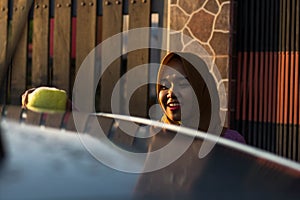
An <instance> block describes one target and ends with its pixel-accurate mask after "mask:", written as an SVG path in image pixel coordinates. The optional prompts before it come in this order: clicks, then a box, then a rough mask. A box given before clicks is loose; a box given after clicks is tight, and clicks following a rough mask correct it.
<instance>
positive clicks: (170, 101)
mask: <svg viewBox="0 0 300 200" xmlns="http://www.w3.org/2000/svg"><path fill="white" fill-rule="evenodd" d="M167 66H169V67H167ZM167 66H163V67H162V69H161V73H160V80H159V81H160V82H159V83H160V85H161V87H160V90H159V96H158V99H159V102H160V105H161V106H162V109H163V111H164V113H165V114H166V116H167V117H168V118H169V119H170V120H171V121H173V122H180V121H183V120H185V119H189V118H190V117H191V116H192V113H193V111H194V105H195V99H194V98H193V94H194V93H193V88H192V87H191V85H190V83H189V82H188V77H187V74H186V73H185V71H184V69H183V66H182V62H181V61H180V60H179V59H176V58H175V59H172V60H171V61H169V62H168V63H167Z"/></svg>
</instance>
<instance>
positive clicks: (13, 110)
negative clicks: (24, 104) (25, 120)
mask: <svg viewBox="0 0 300 200" xmlns="http://www.w3.org/2000/svg"><path fill="white" fill-rule="evenodd" d="M5 109H6V118H7V119H10V120H14V121H17V122H19V121H20V119H21V118H20V116H21V111H22V108H21V106H6V107H5Z"/></svg>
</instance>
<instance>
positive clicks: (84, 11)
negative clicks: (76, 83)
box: [73, 0, 97, 112]
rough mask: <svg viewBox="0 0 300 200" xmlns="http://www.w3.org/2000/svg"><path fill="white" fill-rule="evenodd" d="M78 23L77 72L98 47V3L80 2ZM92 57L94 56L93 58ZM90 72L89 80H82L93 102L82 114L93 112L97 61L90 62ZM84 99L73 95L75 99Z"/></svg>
mask: <svg viewBox="0 0 300 200" xmlns="http://www.w3.org/2000/svg"><path fill="white" fill-rule="evenodd" d="M76 20H77V23H76V72H77V71H78V70H79V68H80V66H81V64H82V62H83V61H84V59H85V58H86V56H87V55H89V53H90V52H91V50H93V48H94V47H95V45H96V27H97V26H96V21H97V1H96V0H90V1H85V0H79V1H77V19H76ZM91 57H92V56H91ZM88 65H89V67H90V68H89V69H90V70H89V72H86V75H87V77H88V79H87V80H82V81H84V82H85V83H84V84H85V86H87V85H88V87H87V88H86V91H85V95H84V96H85V97H86V99H91V101H92V102H87V103H86V104H85V105H84V106H82V107H81V108H80V109H81V110H80V111H81V112H91V111H92V110H93V106H92V105H94V99H95V94H94V88H93V87H94V76H95V71H94V70H95V67H94V66H95V60H94V59H90V60H89V63H88ZM76 98H82V97H78V96H76V95H73V99H76Z"/></svg>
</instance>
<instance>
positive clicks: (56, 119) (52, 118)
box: [45, 113, 64, 129]
mask: <svg viewBox="0 0 300 200" xmlns="http://www.w3.org/2000/svg"><path fill="white" fill-rule="evenodd" d="M63 115H64V113H54V114H48V115H47V119H46V122H45V126H46V127H52V128H58V129H59V128H61V127H60V126H61V122H62V119H63Z"/></svg>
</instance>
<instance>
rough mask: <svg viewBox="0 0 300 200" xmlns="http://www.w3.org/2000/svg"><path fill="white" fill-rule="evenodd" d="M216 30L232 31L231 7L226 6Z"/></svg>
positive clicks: (218, 18)
mask: <svg viewBox="0 0 300 200" xmlns="http://www.w3.org/2000/svg"><path fill="white" fill-rule="evenodd" d="M215 29H218V30H226V31H228V30H229V29H230V5H229V4H224V5H223V6H222V9H221V12H220V14H219V15H218V16H217V21H216V25H215Z"/></svg>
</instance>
